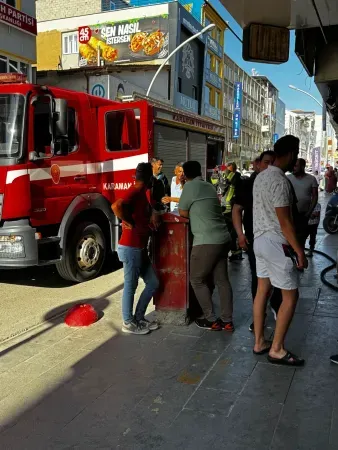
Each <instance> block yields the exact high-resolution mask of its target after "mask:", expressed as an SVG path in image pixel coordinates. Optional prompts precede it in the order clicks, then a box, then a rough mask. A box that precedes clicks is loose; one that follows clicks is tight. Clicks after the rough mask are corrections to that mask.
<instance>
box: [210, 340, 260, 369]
mask: <svg viewBox="0 0 338 450" xmlns="http://www.w3.org/2000/svg"><path fill="white" fill-rule="evenodd" d="M256 364H257V359H256V358H255V356H254V355H253V353H252V347H244V346H240V345H230V346H229V347H228V348H227V350H226V351H225V352H224V353H223V354H222V355H221V357H220V359H219V361H218V362H217V363H216V365H215V367H214V368H213V369H212V372H216V371H217V372H219V373H223V374H228V375H236V376H240V377H248V376H250V375H251V373H252V371H253V369H254V367H255V365H256Z"/></svg>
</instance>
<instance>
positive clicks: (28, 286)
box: [0, 263, 123, 342]
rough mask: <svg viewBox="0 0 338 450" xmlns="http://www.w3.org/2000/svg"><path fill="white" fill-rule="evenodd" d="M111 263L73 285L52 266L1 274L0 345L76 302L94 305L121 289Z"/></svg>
mask: <svg viewBox="0 0 338 450" xmlns="http://www.w3.org/2000/svg"><path fill="white" fill-rule="evenodd" d="M119 269H120V267H119V266H117V264H116V263H112V264H111V266H110V267H108V268H107V269H106V270H105V273H104V274H103V275H102V276H101V277H99V278H97V279H95V280H92V281H89V282H86V283H82V284H72V283H69V282H66V281H65V280H63V279H62V278H60V277H59V275H58V273H57V271H56V269H55V267H54V266H47V267H34V268H28V269H18V270H0V289H1V290H0V342H1V341H4V340H6V339H8V338H10V337H14V336H16V335H18V334H20V333H22V332H24V331H26V330H29V329H31V328H32V327H34V326H36V325H39V324H40V323H42V322H45V321H47V322H48V320H50V318H52V317H55V316H56V315H59V314H61V313H62V312H63V311H65V310H67V309H68V308H69V307H70V306H72V305H73V304H75V303H78V302H89V303H95V301H97V300H100V299H103V298H105V297H106V296H109V295H110V294H111V293H113V292H114V291H116V290H119V289H121V288H122V284H123V273H122V270H119Z"/></svg>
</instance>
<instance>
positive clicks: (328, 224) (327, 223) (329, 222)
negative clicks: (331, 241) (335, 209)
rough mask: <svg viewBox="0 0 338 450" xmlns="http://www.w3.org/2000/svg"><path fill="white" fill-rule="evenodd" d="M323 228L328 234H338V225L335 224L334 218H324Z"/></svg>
mask: <svg viewBox="0 0 338 450" xmlns="http://www.w3.org/2000/svg"><path fill="white" fill-rule="evenodd" d="M323 228H324V230H325V231H326V232H327V233H329V234H336V233H337V232H338V223H335V217H332V216H328V217H325V218H324V220H323Z"/></svg>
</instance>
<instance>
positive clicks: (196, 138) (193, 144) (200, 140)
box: [189, 131, 207, 180]
mask: <svg viewBox="0 0 338 450" xmlns="http://www.w3.org/2000/svg"><path fill="white" fill-rule="evenodd" d="M189 159H191V160H194V161H198V162H199V163H200V164H201V166H202V177H203V178H204V179H205V180H206V170H207V137H206V135H205V134H201V133H192V132H190V131H189Z"/></svg>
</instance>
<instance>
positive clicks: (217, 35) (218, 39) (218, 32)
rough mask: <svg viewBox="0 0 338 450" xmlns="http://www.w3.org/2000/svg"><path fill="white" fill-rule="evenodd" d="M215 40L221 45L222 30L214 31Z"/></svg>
mask: <svg viewBox="0 0 338 450" xmlns="http://www.w3.org/2000/svg"><path fill="white" fill-rule="evenodd" d="M215 40H216V41H217V42H218V43H219V44H221V45H222V30H221V29H220V28H218V27H216V29H215Z"/></svg>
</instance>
